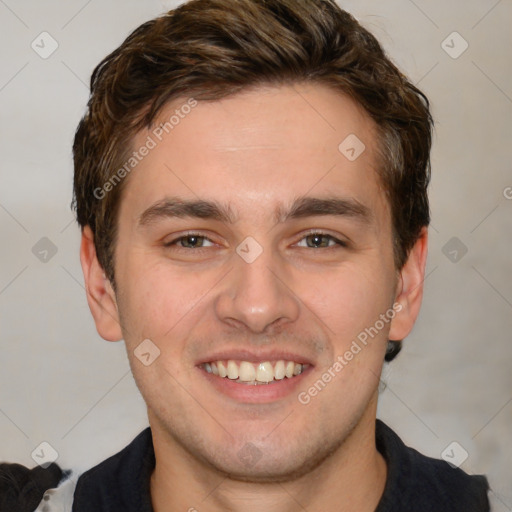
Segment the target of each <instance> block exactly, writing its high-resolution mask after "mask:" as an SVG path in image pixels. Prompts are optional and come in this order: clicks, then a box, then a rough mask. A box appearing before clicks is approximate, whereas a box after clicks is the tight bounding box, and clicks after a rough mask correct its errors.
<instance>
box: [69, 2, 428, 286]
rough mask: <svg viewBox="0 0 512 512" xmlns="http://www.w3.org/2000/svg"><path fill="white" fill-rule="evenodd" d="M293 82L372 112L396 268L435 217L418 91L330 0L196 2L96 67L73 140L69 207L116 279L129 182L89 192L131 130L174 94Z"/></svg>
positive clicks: (112, 168)
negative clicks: (322, 88)
mask: <svg viewBox="0 0 512 512" xmlns="http://www.w3.org/2000/svg"><path fill="white" fill-rule="evenodd" d="M299 82H310V83H319V84H324V85H328V86H330V87H332V88H334V89H335V90H337V91H339V92H340V93H343V94H346V95H348V96H350V97H351V98H353V99H354V100H355V101H356V102H357V103H358V104H360V105H361V106H362V107H363V108H364V109H365V110H366V112H367V113H368V114H369V115H370V116H371V118H372V119H373V120H374V121H375V123H376V125H377V128H378V134H379V137H378V139H379V140H378V142H379V150H380V151H379V153H380V157H381V160H382V161H381V162H379V169H378V172H379V176H380V180H381V184H382V186H383V189H384V190H385V192H386V195H387V198H388V201H389V204H390V208H391V216H392V223H393V239H394V256H395V265H396V267H397V269H400V268H402V266H403V264H404V263H405V261H406V259H407V255H408V253H409V251H410V249H411V248H412V246H413V245H414V243H415V242H416V240H417V239H418V237H419V234H420V231H421V229H422V227H423V226H426V225H428V224H429V222H430V213H429V203H428V196H427V187H428V184H429V181H430V146H431V138H432V135H431V131H432V118H431V115H430V111H429V102H428V100H427V98H426V97H425V96H424V94H423V93H422V92H421V91H419V90H418V89H417V88H416V87H415V86H414V85H413V84H412V83H410V82H409V81H408V80H407V79H406V77H404V75H402V74H401V73H400V71H399V70H398V69H397V68H396V67H395V65H394V64H393V63H392V62H391V61H390V60H389V59H388V58H387V57H386V55H385V53H384V51H383V49H382V48H381V46H380V45H379V43H378V42H377V40H376V39H375V37H374V36H373V35H372V34H370V33H369V32H368V31H367V30H366V29H364V28H363V27H362V26H361V25H360V24H359V23H358V22H357V21H356V20H355V19H354V18H353V17H352V16H351V15H350V14H348V13H347V12H345V11H343V10H342V9H340V8H339V7H338V6H337V4H336V3H335V2H334V0H192V1H190V2H187V3H185V4H183V5H181V6H180V7H178V8H177V9H175V10H172V11H170V12H168V13H167V14H165V15H163V16H161V17H158V18H156V19H154V20H151V21H148V22H146V23H144V24H143V25H141V26H140V27H139V28H137V29H136V30H135V31H134V32H132V33H131V34H130V35H129V36H128V38H127V39H126V40H125V41H124V42H123V44H122V45H121V46H120V47H119V48H117V49H116V50H114V51H113V52H112V53H111V54H110V55H108V56H107V57H106V58H105V59H104V60H103V61H102V62H101V63H100V64H99V65H98V66H97V67H96V69H95V70H94V72H93V74H92V77H91V97H90V100H89V103H88V110H87V112H86V114H85V116H84V118H83V119H82V120H81V121H80V124H79V126H78V129H77V132H76V136H75V141H74V145H73V153H74V164H75V176H74V202H73V206H74V208H75V209H76V215H77V220H78V222H79V224H80V225H81V226H82V227H84V226H90V228H91V229H92V231H93V233H94V243H95V246H96V251H97V256H98V260H99V262H100V264H101V265H102V267H103V269H104V271H105V273H106V275H107V277H108V278H109V279H110V280H111V282H112V283H113V284H114V247H115V242H116V234H117V216H118V211H119V204H120V199H121V193H122V190H123V184H124V183H125V182H126V180H123V181H122V182H120V183H119V185H118V186H115V187H112V190H110V191H109V193H108V194H106V195H105V196H104V197H100V198H98V197H97V195H98V194H96V193H95V192H94V191H95V190H98V189H101V188H102V187H103V186H104V184H105V183H108V182H109V181H110V180H112V178H113V176H114V175H115V173H116V172H117V171H118V170H119V168H120V166H121V165H123V162H125V161H126V158H127V155H129V152H130V150H131V145H132V141H133V138H134V136H135V135H136V134H137V133H138V132H139V131H140V130H141V129H143V128H150V127H151V125H152V123H153V122H154V121H155V118H156V116H157V115H158V114H159V113H160V112H161V110H162V108H163V107H164V106H165V105H166V104H167V103H168V102H169V101H170V100H173V99H176V98H179V97H187V96H188V97H191V96H193V97H194V98H195V99H197V100H199V101H200V100H215V99H220V98H223V97H226V96H229V95H232V94H235V93H236V92H239V91H241V90H243V89H246V88H248V87H252V86H258V85H281V84H293V83H299ZM340 142H341V141H340Z"/></svg>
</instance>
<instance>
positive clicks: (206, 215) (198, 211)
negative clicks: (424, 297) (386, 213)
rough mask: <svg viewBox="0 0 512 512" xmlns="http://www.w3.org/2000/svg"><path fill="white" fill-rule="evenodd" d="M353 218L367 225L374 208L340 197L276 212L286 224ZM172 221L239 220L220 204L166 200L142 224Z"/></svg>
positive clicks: (312, 199) (305, 201) (311, 199)
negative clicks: (335, 217)
mask: <svg viewBox="0 0 512 512" xmlns="http://www.w3.org/2000/svg"><path fill="white" fill-rule="evenodd" d="M329 215H332V216H337V217H351V218H354V219H356V220H358V221H361V222H363V223H365V224H370V223H371V221H372V218H373V215H372V212H371V210H370V208H368V207H367V206H365V205H363V204H362V203H361V202H359V201H358V200H356V199H352V198H340V197H327V198H317V197H299V198H297V199H295V201H294V202H293V203H292V206H291V207H290V208H284V207H283V206H279V207H278V208H277V209H276V210H275V212H274V219H273V220H274V222H275V223H276V224H279V223H284V222H286V221H288V220H290V219H300V218H305V217H314V216H329ZM168 218H197V219H211V220H217V221H220V222H223V223H225V224H235V223H236V222H237V220H238V217H237V216H236V215H235V214H234V212H233V210H232V209H231V207H229V206H224V205H221V204H219V203H218V202H216V201H206V200H184V199H180V198H176V197H172V198H166V199H163V200H162V201H159V202H157V203H155V204H154V205H152V206H150V207H149V208H148V209H147V210H145V211H144V212H143V213H142V214H141V215H140V216H139V221H138V225H139V226H146V225H149V224H153V223H155V222H158V221H160V220H163V219H168Z"/></svg>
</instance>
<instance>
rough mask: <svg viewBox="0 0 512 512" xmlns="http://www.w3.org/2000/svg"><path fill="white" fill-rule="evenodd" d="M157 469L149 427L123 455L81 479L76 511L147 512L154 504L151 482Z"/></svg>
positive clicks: (76, 492) (75, 502) (117, 456)
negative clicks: (152, 502) (151, 477)
mask: <svg viewBox="0 0 512 512" xmlns="http://www.w3.org/2000/svg"><path fill="white" fill-rule="evenodd" d="M154 466H155V455H154V451H153V440H152V436H151V429H150V428H149V427H148V428H146V429H145V430H143V431H142V432H141V433H140V434H139V435H138V436H137V437H136V438H135V439H134V440H133V441H132V442H131V443H130V444H129V445H128V446H126V447H125V448H123V449H122V450H121V451H120V452H118V453H117V454H115V455H113V456H111V457H109V458H108V459H106V460H104V461H103V462H101V463H100V464H98V465H97V466H95V467H93V468H91V469H89V470H88V471H86V472H85V473H83V474H82V475H81V476H80V478H79V479H78V481H77V484H76V489H75V492H74V502H73V503H74V505H73V510H74V511H76V512H81V511H82V510H90V509H94V510H98V511H99V510H125V511H131V510H140V511H142V510H145V509H146V505H147V503H148V502H150V498H149V480H150V476H151V473H152V471H153V468H154ZM84 507H85V508H84Z"/></svg>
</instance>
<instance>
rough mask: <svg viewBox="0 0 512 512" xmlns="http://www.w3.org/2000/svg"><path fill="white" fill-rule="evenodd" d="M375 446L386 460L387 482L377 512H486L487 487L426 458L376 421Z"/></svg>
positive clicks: (479, 478)
mask: <svg viewBox="0 0 512 512" xmlns="http://www.w3.org/2000/svg"><path fill="white" fill-rule="evenodd" d="M376 438H377V439H376V440H377V447H378V449H379V451H380V452H381V454H382V455H383V456H384V458H385V459H386V462H387V465H388V479H387V482H386V487H385V490H384V494H383V497H382V500H381V504H380V507H379V509H378V512H384V511H386V510H396V508H394V507H396V506H397V504H398V503H400V506H401V508H400V510H402V509H403V510H416V511H418V512H420V511H425V512H426V511H430V510H432V511H434V510H435V511H436V512H442V511H445V510H446V511H454V512H455V511H461V512H487V511H488V510H489V500H488V491H489V484H488V482H487V479H486V477H485V476H483V475H468V474H467V473H465V472H464V471H462V470H461V469H459V468H456V467H454V466H451V465H450V464H448V463H447V462H445V461H444V460H439V459H434V458H431V457H427V456H425V455H423V454H421V453H419V452H418V451H417V450H414V449H413V448H409V447H407V446H406V445H405V444H404V443H403V442H402V440H401V439H400V438H399V437H398V436H397V434H395V433H394V432H393V431H392V430H391V429H390V428H389V427H388V426H386V425H385V424H384V423H383V422H381V421H379V420H377V432H376Z"/></svg>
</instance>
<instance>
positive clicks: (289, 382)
mask: <svg viewBox="0 0 512 512" xmlns="http://www.w3.org/2000/svg"><path fill="white" fill-rule="evenodd" d="M197 368H198V370H199V371H200V372H201V373H202V374H203V377H204V378H206V379H207V380H208V382H209V383H210V384H211V385H212V386H213V387H215V389H217V390H218V391H219V392H220V393H222V394H224V395H226V396H228V397H230V398H232V399H234V400H236V401H237V402H244V403H253V404H263V403H270V402H275V401H277V400H280V399H283V398H286V397H288V396H290V395H291V394H293V393H294V392H296V390H297V387H298V386H299V385H300V384H301V382H303V381H304V379H305V377H306V376H307V374H308V373H309V372H310V371H311V369H312V368H313V367H312V366H309V367H308V368H306V369H305V370H304V371H303V372H302V373H301V374H299V375H296V376H295V377H292V378H291V379H290V378H288V377H285V378H284V379H282V380H274V381H272V382H269V383H268V384H257V385H254V384H241V383H237V382H235V381H234V380H231V379H228V378H227V377H218V376H217V375H214V374H213V373H208V372H207V371H206V370H204V369H202V368H200V367H197Z"/></svg>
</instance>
